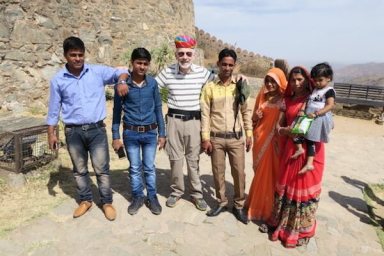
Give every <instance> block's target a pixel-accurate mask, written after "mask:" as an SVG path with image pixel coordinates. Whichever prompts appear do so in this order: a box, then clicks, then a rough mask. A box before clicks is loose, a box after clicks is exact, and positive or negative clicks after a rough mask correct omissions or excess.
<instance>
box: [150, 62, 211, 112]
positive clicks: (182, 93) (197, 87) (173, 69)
mask: <svg viewBox="0 0 384 256" xmlns="http://www.w3.org/2000/svg"><path fill="white" fill-rule="evenodd" d="M213 77H214V74H212V73H211V72H210V71H209V70H208V69H206V68H204V67H201V66H197V65H194V64H192V66H191V71H190V72H189V73H187V74H183V73H181V72H180V71H179V65H178V64H177V63H176V64H173V65H171V66H169V67H167V68H165V69H163V70H162V71H161V72H160V73H159V74H158V75H157V76H156V81H157V83H158V85H159V87H160V89H162V88H166V89H168V108H173V109H179V110H186V111H199V110H200V101H199V99H200V93H201V88H202V87H203V86H204V84H206V83H207V82H209V81H211V80H213Z"/></svg>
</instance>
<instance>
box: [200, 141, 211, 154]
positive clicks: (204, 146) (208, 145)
mask: <svg viewBox="0 0 384 256" xmlns="http://www.w3.org/2000/svg"><path fill="white" fill-rule="evenodd" d="M201 149H202V150H203V151H204V153H206V154H207V155H209V156H210V155H211V154H212V143H211V141H210V140H205V141H203V142H202V143H201Z"/></svg>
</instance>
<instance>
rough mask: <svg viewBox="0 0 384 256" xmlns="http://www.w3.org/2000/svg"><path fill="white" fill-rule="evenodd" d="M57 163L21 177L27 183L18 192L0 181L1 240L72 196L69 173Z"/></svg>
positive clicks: (70, 174) (72, 185)
mask: <svg viewBox="0 0 384 256" xmlns="http://www.w3.org/2000/svg"><path fill="white" fill-rule="evenodd" d="M66 170H67V169H65V168H63V167H62V166H61V164H59V163H58V161H54V162H51V163H50V164H48V165H46V166H44V167H42V168H39V169H36V170H33V171H30V172H28V173H27V174H25V175H24V177H25V180H26V184H25V185H24V186H23V187H22V188H19V189H12V188H10V187H9V186H7V184H6V182H5V180H3V179H2V181H0V191H1V193H0V204H1V205H2V207H0V237H4V236H6V235H7V234H8V233H9V232H10V231H12V230H14V229H16V228H18V227H20V226H23V225H25V224H27V223H29V222H30V221H32V220H33V219H35V218H37V217H40V216H42V215H45V214H47V213H48V212H49V211H51V210H52V209H53V208H55V207H57V206H58V205H60V204H61V203H62V202H63V201H65V200H67V199H68V198H70V197H71V195H73V194H74V193H75V188H74V183H73V181H72V180H71V179H72V173H71V172H70V171H66Z"/></svg>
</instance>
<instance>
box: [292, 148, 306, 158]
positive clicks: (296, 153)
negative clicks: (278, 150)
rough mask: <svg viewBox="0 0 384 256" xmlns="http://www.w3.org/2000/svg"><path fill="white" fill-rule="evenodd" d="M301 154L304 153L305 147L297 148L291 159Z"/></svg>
mask: <svg viewBox="0 0 384 256" xmlns="http://www.w3.org/2000/svg"><path fill="white" fill-rule="evenodd" d="M301 154H304V149H302V148H299V149H298V150H296V151H295V153H294V154H293V155H292V156H291V159H296V158H298V157H299V156H300V155H301Z"/></svg>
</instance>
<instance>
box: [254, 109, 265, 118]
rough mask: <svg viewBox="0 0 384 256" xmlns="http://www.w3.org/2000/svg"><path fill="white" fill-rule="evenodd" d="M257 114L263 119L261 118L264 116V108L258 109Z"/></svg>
mask: <svg viewBox="0 0 384 256" xmlns="http://www.w3.org/2000/svg"><path fill="white" fill-rule="evenodd" d="M255 114H256V116H257V118H258V119H261V118H263V110H262V109H260V108H259V109H257V110H256V111H255Z"/></svg>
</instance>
